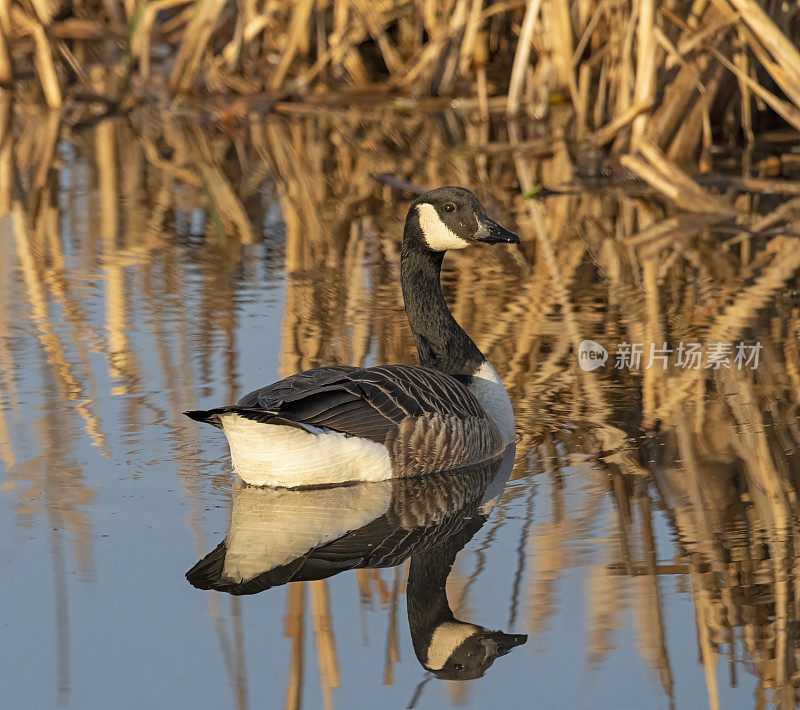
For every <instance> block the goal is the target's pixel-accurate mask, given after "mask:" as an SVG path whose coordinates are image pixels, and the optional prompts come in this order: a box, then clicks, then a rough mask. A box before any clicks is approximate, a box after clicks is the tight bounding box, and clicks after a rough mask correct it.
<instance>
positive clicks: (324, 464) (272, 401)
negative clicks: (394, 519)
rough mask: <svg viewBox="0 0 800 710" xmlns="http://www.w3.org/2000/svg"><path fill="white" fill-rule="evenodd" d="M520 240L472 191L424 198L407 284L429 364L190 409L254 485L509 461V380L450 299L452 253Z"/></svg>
mask: <svg viewBox="0 0 800 710" xmlns="http://www.w3.org/2000/svg"><path fill="white" fill-rule="evenodd" d="M478 242H483V243H488V244H496V243H500V242H503V243H507V244H514V243H519V237H518V236H517V235H516V234H513V233H512V232H509V231H508V230H506V229H504V228H503V227H501V226H500V225H499V224H497V223H496V222H494V221H492V220H491V219H489V217H488V216H487V215H486V212H485V210H484V209H483V207H482V206H481V204H480V202H478V199H477V198H476V197H475V195H473V194H472V193H471V192H470V191H469V190H465V189H464V188H461V187H441V188H439V189H437V190H431V191H430V192H427V193H425V194H424V195H422V196H421V197H419V198H417V199H416V200H415V201H414V202H413V203H412V204H411V207H410V209H409V211H408V215H407V217H406V223H405V229H404V231H403V245H402V250H401V259H400V273H401V285H402V288H403V300H404V302H405V309H406V314H407V316H408V322H409V324H410V326H411V332H412V333H413V335H414V342H415V344H416V347H417V353H418V354H419V363H420V364H419V366H418V367H416V366H409V365H381V366H378V367H366V368H360V367H351V366H336V367H320V368H318V369H315V370H307V371H305V372H301V373H298V374H296V375H292V376H291V377H287V378H286V379H284V380H280V381H279V382H275V383H274V384H271V385H267V386H266V387H262V388H261V389H258V390H255V391H254V392H251V393H250V394H248V395H245V396H244V397H243V398H242V399H241V400H240V401H239V402H238V404H236V405H234V406H226V407H218V408H216V409H210V410H207V411H191V412H185V414H187V415H188V416H189V417H191V418H192V419H196V420H197V421H201V422H208V423H209V424H213V425H214V426H216V427H219V428H221V429H222V430H223V431H224V432H225V435H226V436H227V438H228V443H229V445H230V449H231V459H232V462H233V467H234V470H235V471H236V472H237V473H238V474H239V476H241V478H242V479H243V480H244V481H245V482H247V483H250V484H252V485H257V486H263V485H269V486H281V487H288V488H291V487H299V486H309V485H330V484H335V483H345V482H352V481H380V480H386V479H389V478H393V477H398V476H401V475H402V476H415V475H421V474H427V473H432V472H434V471H441V470H444V469H446V468H447V469H452V468H457V467H460V466H464V465H469V464H473V463H476V462H478V461H483V460H486V459H490V458H493V457H496V456H499V455H500V454H501V453H502V451H503V449H504V448H505V447H506V446H507V445H508V444H509V443H511V442H512V441H514V412H513V410H512V408H511V403H510V401H509V399H508V394H507V393H506V391H505V388H504V387H503V383H502V382H501V380H500V378H499V377H498V376H497V373H496V372H495V370H494V368H493V367H492V366H491V365H490V364H489V362H488V360H487V359H486V358H485V357H484V356H483V354H482V353H481V351H480V350H479V349H478V347H477V346H476V345H475V343H474V342H472V340H471V339H470V337H469V336H468V335H467V334H466V333H465V332H464V331H463V330H462V329H461V327H460V326H459V325H458V323H456V321H455V319H454V318H453V316H452V315H451V313H450V311H449V310H448V308H447V303H446V302H445V300H444V296H443V295H442V289H441V285H440V283H439V277H440V272H441V267H442V260H443V258H444V253H445V251H447V250H448V249H463V248H465V247H467V246H470V245H471V244H474V243H478Z"/></svg>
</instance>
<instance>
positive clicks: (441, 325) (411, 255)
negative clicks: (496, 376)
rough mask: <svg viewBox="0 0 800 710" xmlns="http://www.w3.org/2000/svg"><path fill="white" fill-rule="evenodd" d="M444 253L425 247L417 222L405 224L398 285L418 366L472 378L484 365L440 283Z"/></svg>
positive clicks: (413, 220) (480, 355) (414, 218)
mask: <svg viewBox="0 0 800 710" xmlns="http://www.w3.org/2000/svg"><path fill="white" fill-rule="evenodd" d="M443 259H444V252H436V251H431V250H430V249H428V248H427V247H426V246H425V240H424V237H423V235H422V230H421V229H420V226H419V220H418V219H417V217H416V214H415V213H414V212H413V211H412V214H410V215H409V218H408V220H406V227H405V232H404V234H403V249H402V253H401V259H400V282H401V284H402V287H403V300H404V302H405V307H406V315H407V317H408V323H409V325H410V326H411V332H412V333H413V335H414V343H415V345H416V346H417V353H418V354H419V364H420V365H422V366H423V367H431V368H434V369H436V370H440V371H441V372H446V373H447V374H450V375H472V374H473V373H474V372H475V370H477V369H478V368H479V367H480V366H481V364H482V363H483V361H484V359H485V358H484V357H483V355H482V354H481V351H480V350H478V347H477V345H475V343H473V342H472V339H471V338H470V337H469V336H468V335H467V334H466V333H465V332H464V330H463V329H462V328H461V326H459V324H458V323H457V322H456V319H455V318H453V315H452V314H451V313H450V309H449V308H448V307H447V303H446V302H445V300H444V295H443V294H442V287H441V283H440V277H441V271H442V260H443Z"/></svg>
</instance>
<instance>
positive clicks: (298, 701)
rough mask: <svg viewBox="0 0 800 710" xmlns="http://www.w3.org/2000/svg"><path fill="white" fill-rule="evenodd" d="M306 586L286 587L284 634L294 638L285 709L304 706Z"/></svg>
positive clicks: (292, 709) (301, 584) (294, 585)
mask: <svg viewBox="0 0 800 710" xmlns="http://www.w3.org/2000/svg"><path fill="white" fill-rule="evenodd" d="M305 588H306V585H305V582H297V583H295V584H290V585H289V586H288V587H287V588H286V617H285V620H284V632H283V635H284V636H286V637H288V638H290V639H291V640H292V649H291V652H290V655H289V673H288V675H287V678H286V701H285V702H284V708H285V710H300V708H301V707H302V693H303V626H304V624H303V620H304V613H303V611H304V607H305V593H304V592H305Z"/></svg>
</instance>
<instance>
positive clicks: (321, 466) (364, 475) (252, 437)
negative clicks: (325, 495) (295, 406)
mask: <svg viewBox="0 0 800 710" xmlns="http://www.w3.org/2000/svg"><path fill="white" fill-rule="evenodd" d="M220 421H221V423H222V430H223V431H224V432H225V436H227V437H228V444H230V447H231V460H232V462H233V469H234V471H236V473H237V474H239V476H241V478H242V480H243V481H244V482H245V483H249V484H250V485H253V486H285V487H286V488H295V487H297V486H312V485H326V484H331V483H348V482H350V481H385V480H386V479H387V478H391V477H392V467H391V463H390V461H389V452H388V451H387V450H386V447H385V446H384V445H383V444H377V443H375V442H374V441H369V440H368V439H359V438H358V437H355V436H347V435H346V434H340V433H339V432H334V431H330V430H328V429H318V428H316V427H313V430H314V433H309V432H307V431H303V430H302V429H297V428H295V427H290V426H284V425H280V424H262V423H261V422H254V421H252V420H251V419H245V418H244V417H242V416H239V415H238V414H223V415H222V416H221V417H220Z"/></svg>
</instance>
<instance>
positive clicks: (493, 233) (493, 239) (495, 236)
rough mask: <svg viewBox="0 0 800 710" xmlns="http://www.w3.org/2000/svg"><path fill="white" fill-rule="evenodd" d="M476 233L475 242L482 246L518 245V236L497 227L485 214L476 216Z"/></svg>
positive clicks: (499, 226) (501, 227)
mask: <svg viewBox="0 0 800 710" xmlns="http://www.w3.org/2000/svg"><path fill="white" fill-rule="evenodd" d="M477 217H478V231H477V232H475V241H478V242H483V243H484V244H519V243H520V240H519V235H518V234H514V232H512V231H510V230H508V229H506V228H505V227H503V226H502V225H499V224H498V223H497V222H495V221H494V220H493V219H490V218H489V217H487V216H486V215H485V214H482V215H478V216H477Z"/></svg>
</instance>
